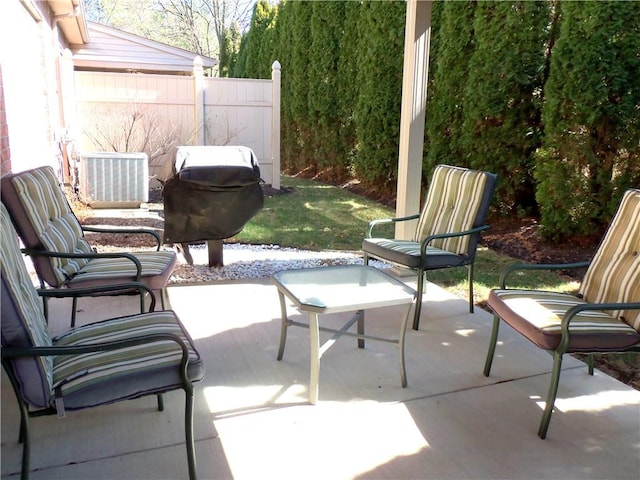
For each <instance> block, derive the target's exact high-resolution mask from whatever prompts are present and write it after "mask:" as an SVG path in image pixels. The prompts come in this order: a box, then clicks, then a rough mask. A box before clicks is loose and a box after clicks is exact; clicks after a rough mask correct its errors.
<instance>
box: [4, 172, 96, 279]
mask: <svg viewBox="0 0 640 480" xmlns="http://www.w3.org/2000/svg"><path fill="white" fill-rule="evenodd" d="M2 189H3V192H2V193H3V195H2V200H3V202H5V203H6V204H7V207H8V208H9V209H10V211H11V212H12V213H11V214H12V216H13V219H14V221H15V222H16V224H17V226H18V229H19V231H20V235H21V237H22V239H23V242H24V244H25V246H26V247H27V248H32V249H36V250H47V251H54V252H64V253H91V251H92V250H91V246H90V245H89V244H88V243H87V242H86V241H85V240H84V238H83V234H82V228H81V226H80V223H79V222H78V219H77V218H76V216H75V215H74V213H73V211H72V210H71V207H70V206H69V203H68V202H67V199H66V197H65V196H64V192H63V191H62V189H61V188H60V185H59V182H58V179H57V178H56V175H55V173H54V171H53V169H52V168H51V167H40V168H36V169H33V170H29V171H27V172H20V173H18V174H12V175H7V176H6V178H3V182H2ZM34 262H35V263H36V267H38V272H39V273H40V274H42V275H43V277H44V279H45V281H46V282H47V283H49V284H50V285H52V286H61V285H63V284H64V282H66V281H67V279H69V278H70V277H71V276H73V275H74V274H75V273H76V272H77V271H78V270H80V269H81V268H82V267H83V266H84V265H85V264H86V263H87V260H85V259H66V258H45V257H36V258H34Z"/></svg>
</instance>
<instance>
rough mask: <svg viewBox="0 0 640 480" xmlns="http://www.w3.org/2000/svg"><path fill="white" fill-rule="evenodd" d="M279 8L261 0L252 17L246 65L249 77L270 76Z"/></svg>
mask: <svg viewBox="0 0 640 480" xmlns="http://www.w3.org/2000/svg"><path fill="white" fill-rule="evenodd" d="M276 14H277V8H276V7H272V6H271V4H270V3H269V2H268V1H267V0H259V1H258V2H257V3H256V4H255V6H254V11H253V16H252V18H251V28H250V30H249V32H248V33H247V35H246V37H247V38H246V40H247V41H246V44H245V48H246V51H245V52H244V55H245V60H244V61H245V66H244V72H243V75H244V76H246V77H247V78H270V77H271V64H272V61H271V57H272V51H273V37H274V35H273V27H274V22H275V17H276Z"/></svg>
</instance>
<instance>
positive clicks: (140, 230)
mask: <svg viewBox="0 0 640 480" xmlns="http://www.w3.org/2000/svg"><path fill="white" fill-rule="evenodd" d="M81 227H82V231H83V232H93V233H133V234H140V235H151V236H152V237H153V238H154V240H155V241H156V250H160V245H162V241H161V240H160V235H158V232H156V231H154V230H149V229H145V228H122V227H90V226H85V225H82V226H81Z"/></svg>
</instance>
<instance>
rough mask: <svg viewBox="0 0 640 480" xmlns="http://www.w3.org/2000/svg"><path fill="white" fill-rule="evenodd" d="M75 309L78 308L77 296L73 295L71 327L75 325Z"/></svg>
mask: <svg viewBox="0 0 640 480" xmlns="http://www.w3.org/2000/svg"><path fill="white" fill-rule="evenodd" d="M76 310H78V297H73V300H72V301H71V328H75V326H76Z"/></svg>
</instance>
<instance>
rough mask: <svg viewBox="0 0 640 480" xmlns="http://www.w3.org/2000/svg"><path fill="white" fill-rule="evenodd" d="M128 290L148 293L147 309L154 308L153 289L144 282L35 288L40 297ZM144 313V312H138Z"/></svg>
mask: <svg viewBox="0 0 640 480" xmlns="http://www.w3.org/2000/svg"><path fill="white" fill-rule="evenodd" d="M130 290H138V292H139V294H140V297H143V296H144V294H145V293H148V294H149V297H150V298H151V301H150V304H149V311H150V312H153V311H155V308H156V296H155V294H154V293H153V291H152V290H151V289H150V288H149V287H147V286H146V285H145V284H144V283H140V282H127V283H116V284H112V285H97V286H95V287H83V288H39V289H37V292H38V295H39V296H41V297H51V298H69V297H71V298H73V297H84V296H89V295H98V294H108V293H114V294H116V295H117V294H120V293H122V292H126V291H130ZM140 313H144V312H140Z"/></svg>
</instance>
